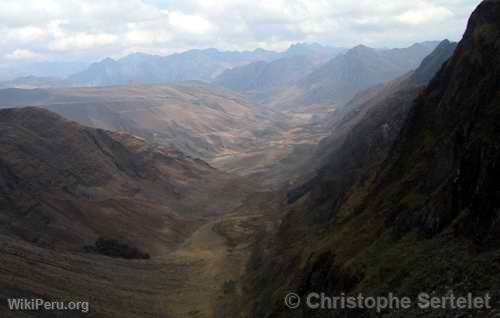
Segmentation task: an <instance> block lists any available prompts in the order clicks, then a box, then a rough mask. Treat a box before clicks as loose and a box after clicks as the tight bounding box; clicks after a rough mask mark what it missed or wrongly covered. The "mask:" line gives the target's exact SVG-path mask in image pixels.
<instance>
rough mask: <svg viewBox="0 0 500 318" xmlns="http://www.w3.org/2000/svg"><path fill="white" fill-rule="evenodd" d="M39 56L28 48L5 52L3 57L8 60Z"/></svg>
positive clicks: (32, 58)
mask: <svg viewBox="0 0 500 318" xmlns="http://www.w3.org/2000/svg"><path fill="white" fill-rule="evenodd" d="M40 57H41V56H40V55H39V54H37V53H35V52H32V51H30V50H23V49H17V50H15V51H14V52H12V53H9V54H6V55H5V58H6V59H9V60H34V59H38V58H40Z"/></svg>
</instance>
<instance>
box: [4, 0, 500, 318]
mask: <svg viewBox="0 0 500 318" xmlns="http://www.w3.org/2000/svg"><path fill="white" fill-rule="evenodd" d="M499 52H500V0H484V1H483V2H482V3H481V4H480V5H479V6H478V7H477V9H476V10H475V11H474V12H473V13H472V16H471V17H470V20H469V22H468V25H467V28H466V31H465V34H464V35H463V38H462V39H461V40H460V41H459V42H452V41H449V40H443V41H439V42H438V41H428V42H418V43H415V44H413V45H410V46H407V47H402V48H371V47H368V46H365V45H357V46H355V47H353V48H351V49H347V48H340V47H333V46H331V47H330V46H322V45H314V44H309V45H308V44H295V45H291V46H290V47H289V48H288V49H286V50H285V51H281V52H274V51H268V50H262V49H255V50H253V51H219V50H215V49H203V50H189V51H186V52H183V53H175V54H172V55H168V56H157V55H150V54H140V53H135V54H130V55H127V56H125V57H122V58H119V59H111V58H107V59H104V60H101V61H100V62H97V63H93V64H91V65H90V66H89V67H88V68H86V69H83V70H81V69H80V70H79V71H78V72H77V73H74V74H73V75H69V76H67V77H66V78H65V79H54V78H51V77H46V78H38V77H25V78H20V79H17V80H12V81H10V82H4V83H3V84H0V87H1V85H4V86H8V87H6V88H2V89H0V317H2V318H3V317H6V318H18V317H20V318H53V317H64V318H73V317H74V318H82V317H96V318H147V317H151V318H262V317H267V318H271V317H272V318H330V317H349V318H351V317H352V318H371V317H385V318H395V317H431V318H448V317H488V318H489V317H496V316H498V313H499V312H500V307H499V306H498V304H495V305H494V306H493V308H486V309H481V310H476V309H466V310H461V309H459V308H453V309H452V310H449V311H446V310H442V309H437V310H431V309H428V308H424V309H422V308H417V307H415V308H409V309H408V308H406V309H405V310H403V309H401V308H398V309H395V310H382V311H374V310H371V309H369V308H356V309H355V310H351V309H352V308H351V309H349V310H348V309H345V308H333V310H317V308H312V307H310V306H309V307H308V306H307V305H306V304H304V303H302V306H301V307H299V308H291V306H289V304H287V303H285V302H284V299H285V296H286V295H287V294H289V293H295V294H297V295H298V297H300V299H302V300H304V299H305V297H307V296H308V295H310V294H311V293H324V294H326V295H354V296H355V295H372V296H384V295H387V294H389V293H391V294H392V293H394V294H395V295H397V296H398V295H399V296H401V295H404V296H409V297H417V296H418V295H419V294H420V293H421V292H429V293H432V294H438V295H441V294H442V295H448V294H449V293H450V292H456V293H460V294H464V293H467V292H474V293H490V294H491V296H492V297H494V298H495V297H496V298H497V299H498V297H500V291H499V290H498V286H500V276H499V275H498V273H499V271H500V239H499V237H500V236H499V233H500V199H499V198H500V192H499V191H500V182H499V180H500V141H499V139H498V136H499V135H500V126H499V125H498V123H499V122H500V107H499V106H500V94H499V92H500V81H499V80H498V79H499V74H500V59H499V57H500V54H499ZM11 298H26V299H32V298H42V299H45V300H49V301H65V302H71V301H86V302H88V303H89V305H90V312H89V313H83V312H79V311H68V310H66V311H62V310H61V311H29V310H23V311H13V310H11V309H10V308H9V305H8V302H7V301H6V300H7V299H11Z"/></svg>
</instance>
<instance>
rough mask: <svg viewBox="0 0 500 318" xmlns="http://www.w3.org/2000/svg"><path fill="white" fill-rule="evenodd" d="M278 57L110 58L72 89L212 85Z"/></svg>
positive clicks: (193, 53)
mask: <svg viewBox="0 0 500 318" xmlns="http://www.w3.org/2000/svg"><path fill="white" fill-rule="evenodd" d="M277 54H278V53H276V52H272V51H266V50H262V49H257V50H254V51H242V52H237V51H234V52H231V51H228V52H223V51H218V50H216V49H205V50H189V51H186V52H183V53H176V54H172V55H168V56H158V55H148V54H142V53H135V54H131V55H128V56H125V57H123V58H121V59H118V60H114V59H111V58H106V59H104V60H102V61H100V62H97V63H94V64H92V65H90V66H89V67H88V68H87V69H86V70H84V71H82V72H79V73H76V74H73V75H71V76H69V77H68V78H67V79H66V81H67V85H69V86H111V85H126V84H166V83H172V82H178V81H188V80H200V81H207V82H209V81H211V80H212V79H214V78H215V77H216V76H217V75H219V74H220V73H222V72H223V71H224V70H226V69H228V68H231V67H235V66H239V65H244V64H248V63H251V62H255V61H269V60H272V59H274V58H276V56H277Z"/></svg>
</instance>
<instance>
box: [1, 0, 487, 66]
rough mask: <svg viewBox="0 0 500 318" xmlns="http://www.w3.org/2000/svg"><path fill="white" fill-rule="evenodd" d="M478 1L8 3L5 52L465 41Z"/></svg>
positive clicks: (93, 54) (54, 55)
mask: <svg viewBox="0 0 500 318" xmlns="http://www.w3.org/2000/svg"><path fill="white" fill-rule="evenodd" d="M479 2H480V0H414V1H400V0H357V1H355V2H354V1H351V0H335V1H333V0H254V1H248V0H218V1H216V2H214V1H205V0H144V1H143V0H106V1H102V0H86V1H80V0H65V1H58V0H2V1H0V56H3V57H4V59H5V58H6V56H12V54H13V52H15V51H16V50H25V51H26V52H27V51H30V52H39V53H38V54H39V55H40V56H43V57H44V58H47V59H61V58H62V59H79V58H87V59H99V58H103V57H104V56H108V55H110V56H113V57H117V56H121V55H123V54H126V53H129V52H131V51H132V50H134V49H137V50H142V51H145V52H149V53H161V54H167V53H173V52H177V51H181V50H186V49H191V48H206V47H216V48H220V49H254V48H256V47H263V48H268V49H284V48H286V47H287V46H288V45H290V44H291V43H294V42H298V41H309V42H313V41H317V42H321V43H324V44H330V45H337V46H346V47H350V46H354V45H357V44H359V43H364V44H367V45H372V46H404V45H409V44H411V43H413V42H417V41H423V40H437V39H443V38H450V39H453V40H457V39H459V37H460V36H461V34H462V32H463V30H464V29H465V24H466V20H467V18H468V16H469V15H470V13H471V12H472V10H473V8H474V7H475V6H476V5H477V4H479ZM4 62H5V61H4ZM0 63H2V61H1V60H0Z"/></svg>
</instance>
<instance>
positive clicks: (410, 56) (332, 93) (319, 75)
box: [260, 43, 433, 109]
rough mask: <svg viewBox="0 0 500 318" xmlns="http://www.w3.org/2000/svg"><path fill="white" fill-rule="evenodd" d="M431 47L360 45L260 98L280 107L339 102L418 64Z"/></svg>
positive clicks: (430, 50) (287, 107)
mask: <svg viewBox="0 0 500 318" xmlns="http://www.w3.org/2000/svg"><path fill="white" fill-rule="evenodd" d="M432 50H433V48H430V47H429V46H425V45H421V44H418V43H417V44H414V45H412V46H410V47H408V48H404V49H390V50H389V49H383V50H376V49H373V48H369V47H367V46H364V45H359V46H357V47H355V48H352V49H351V50H349V51H347V52H346V53H345V54H341V55H339V56H337V57H335V58H333V59H332V60H330V61H329V62H327V63H326V64H323V65H321V66H319V67H317V69H316V70H315V71H313V72H312V73H310V74H309V75H307V76H305V77H304V78H303V79H301V80H300V81H298V82H297V83H296V84H294V85H291V86H288V87H285V88H282V89H278V90H277V91H276V92H274V93H273V94H272V95H271V96H270V97H265V98H262V100H260V102H261V103H263V104H265V105H268V106H270V107H274V108H278V109H294V108H297V107H308V106H314V105H336V106H340V105H343V104H345V103H347V102H348V101H349V100H350V99H351V98H352V97H354V95H355V94H356V93H357V92H359V91H361V90H364V89H367V88H368V87H370V86H373V85H375V84H377V83H382V82H385V81H388V80H392V79H395V78H397V77H399V76H401V75H403V74H404V73H407V72H409V71H411V70H413V69H415V68H417V67H418V65H419V64H420V62H421V61H422V59H423V58H424V57H426V56H427V55H428V54H429V53H431V52H432Z"/></svg>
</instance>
